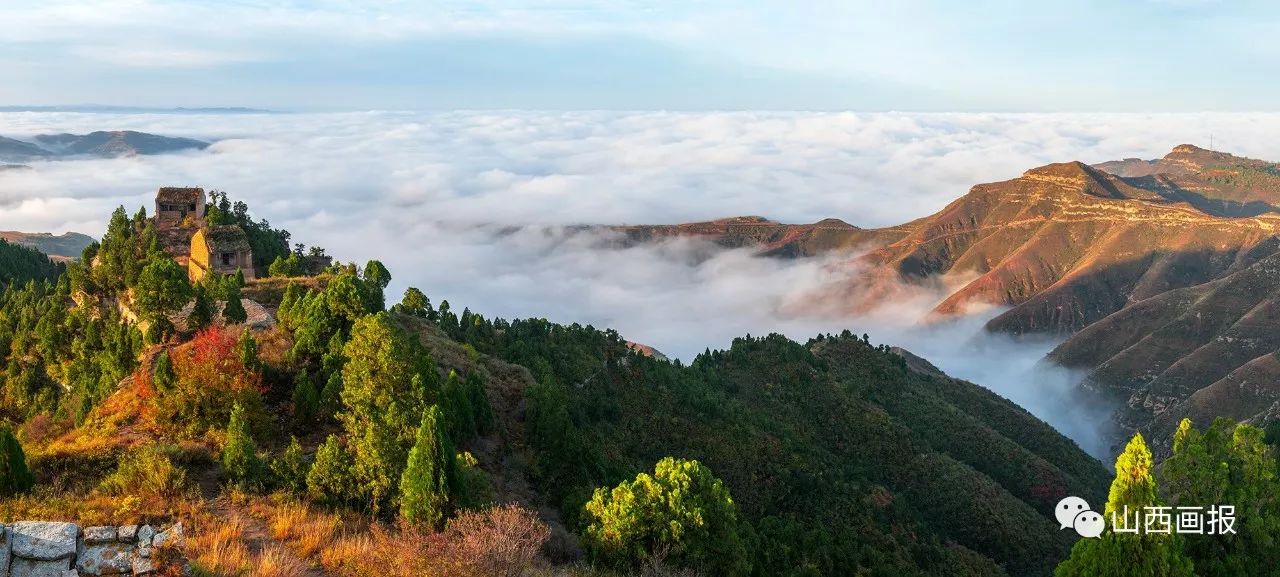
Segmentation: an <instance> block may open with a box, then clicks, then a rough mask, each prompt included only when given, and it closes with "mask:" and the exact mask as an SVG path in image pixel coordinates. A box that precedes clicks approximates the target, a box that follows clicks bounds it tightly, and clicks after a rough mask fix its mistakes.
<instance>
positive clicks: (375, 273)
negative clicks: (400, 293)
mask: <svg viewBox="0 0 1280 577" xmlns="http://www.w3.org/2000/svg"><path fill="white" fill-rule="evenodd" d="M364 282H365V283H367V284H368V287H369V293H370V297H371V298H370V300H371V302H372V304H373V305H374V310H379V311H380V310H383V309H384V308H386V296H385V292H384V291H386V290H387V285H389V284H391V271H388V270H387V267H385V266H383V265H382V262H381V261H376V260H371V261H369V262H368V264H365V265H364Z"/></svg>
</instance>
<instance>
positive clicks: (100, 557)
mask: <svg viewBox="0 0 1280 577" xmlns="http://www.w3.org/2000/svg"><path fill="white" fill-rule="evenodd" d="M3 539H4V543H2V544H0V577H77V576H80V575H146V574H149V573H152V572H154V571H155V570H156V565H155V563H154V562H153V560H152V552H153V551H154V550H155V549H156V548H158V547H179V546H181V545H182V542H183V533H182V524H181V523H176V524H174V525H172V526H170V527H166V528H163V529H162V530H156V529H155V528H154V527H152V526H150V525H142V526H138V525H121V526H119V527H86V528H85V529H84V530H81V529H80V527H79V526H78V525H75V524H73V523H59V522H52V521H18V522H17V523H13V524H12V525H5V526H4V532H3Z"/></svg>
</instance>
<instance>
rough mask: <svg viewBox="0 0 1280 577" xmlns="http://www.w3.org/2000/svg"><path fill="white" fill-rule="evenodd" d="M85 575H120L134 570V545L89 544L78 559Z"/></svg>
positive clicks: (77, 563)
mask: <svg viewBox="0 0 1280 577" xmlns="http://www.w3.org/2000/svg"><path fill="white" fill-rule="evenodd" d="M76 569H79V570H80V573H81V574H83V575H119V574H121V573H129V572H130V571H132V570H133V545H129V544H125V543H111V544H106V545H88V546H86V547H85V548H84V549H83V550H82V551H80V556H79V558H78V559H77V560H76Z"/></svg>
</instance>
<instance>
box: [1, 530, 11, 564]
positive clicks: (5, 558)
mask: <svg viewBox="0 0 1280 577" xmlns="http://www.w3.org/2000/svg"><path fill="white" fill-rule="evenodd" d="M0 539H4V543H0V576H2V575H6V573H5V571H6V570H7V569H8V568H9V546H10V544H12V543H13V539H10V538H9V526H8V525H4V526H3V529H2V530H0Z"/></svg>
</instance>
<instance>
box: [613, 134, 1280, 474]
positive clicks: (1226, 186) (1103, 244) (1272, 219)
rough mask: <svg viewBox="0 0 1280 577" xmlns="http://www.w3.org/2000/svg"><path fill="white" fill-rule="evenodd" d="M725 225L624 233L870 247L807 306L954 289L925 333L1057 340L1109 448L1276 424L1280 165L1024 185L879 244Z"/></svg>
mask: <svg viewBox="0 0 1280 577" xmlns="http://www.w3.org/2000/svg"><path fill="white" fill-rule="evenodd" d="M726 222H727V223H726ZM735 222H737V221H736V220H730V221H716V222H714V223H700V224H698V225H680V226H676V227H670V226H663V227H618V230H621V231H623V232H624V233H625V234H627V235H628V238H632V239H635V240H638V241H643V240H648V239H651V238H656V237H662V236H671V235H701V236H708V237H710V238H713V239H714V240H716V241H717V242H718V243H720V244H723V245H733V244H735V243H738V242H742V243H753V244H755V245H758V246H760V247H761V248H762V251H763V252H764V253H766V254H775V255H779V256H810V255H812V254H817V253H821V252H828V251H838V250H842V249H847V248H848V247H850V246H853V245H859V244H861V245H872V246H874V245H875V244H877V243H880V244H882V245H883V246H881V247H880V248H877V249H875V250H872V251H871V252H869V253H865V254H858V255H851V256H850V257H849V258H848V260H847V261H846V263H845V266H847V267H848V270H850V272H851V274H853V275H854V277H855V278H854V280H851V281H850V282H849V283H848V285H847V290H840V291H837V292H835V293H829V294H828V293H824V294H819V295H814V298H815V299H824V300H825V301H828V303H829V302H835V303H837V304H839V305H840V306H843V307H846V308H847V309H848V310H851V311H861V310H866V309H870V308H874V307H875V306H878V305H879V304H880V303H882V302H885V301H887V300H891V299H892V298H894V295H895V291H897V290H898V289H899V288H900V287H902V286H903V285H904V284H906V285H911V284H930V283H932V284H936V280H935V279H936V278H938V277H939V276H940V275H952V277H953V278H956V279H965V280H966V281H967V282H964V283H963V284H962V285H960V286H959V287H958V288H955V289H954V290H952V291H951V292H950V293H949V295H948V296H947V297H946V298H945V299H943V300H942V301H941V302H940V303H939V304H938V305H937V306H936V307H935V308H934V311H933V313H934V315H935V316H936V317H939V318H945V317H948V316H953V315H957V314H961V313H963V312H964V311H965V310H966V309H967V308H968V307H969V306H970V305H976V304H987V303H993V304H997V305H1001V306H1003V307H1006V310H1005V311H1004V312H1003V313H1002V314H1000V315H998V316H996V317H995V318H993V319H992V320H991V321H989V322H988V324H987V328H988V329H989V330H991V331H996V332H1004V333H1011V334H1015V335H1020V334H1032V333H1040V334H1045V333H1047V334H1052V335H1058V336H1061V337H1063V338H1065V339H1066V340H1065V342H1063V343H1062V344H1061V346H1059V347H1058V348H1057V349H1056V350H1054V351H1053V352H1052V353H1051V354H1050V357H1049V358H1050V360H1052V361H1054V362H1056V363H1059V364H1062V365H1065V366H1068V367H1071V368H1076V369H1081V370H1084V371H1085V372H1087V373H1088V377H1087V378H1086V379H1085V381H1084V382H1083V383H1082V384H1083V386H1084V387H1085V388H1086V389H1087V390H1090V391H1093V392H1094V393H1097V394H1099V395H1101V396H1103V397H1105V398H1108V399H1111V400H1113V401H1115V402H1118V403H1119V404H1120V405H1122V406H1123V407H1124V408H1123V409H1122V410H1121V411H1119V412H1118V413H1117V415H1116V417H1117V418H1116V423H1117V425H1118V427H1117V430H1118V431H1119V432H1121V433H1127V432H1131V431H1133V430H1135V429H1142V430H1146V431H1147V432H1148V433H1150V436H1151V437H1152V438H1153V441H1154V445H1155V449H1156V450H1157V451H1158V452H1159V451H1167V449H1168V442H1169V439H1170V437H1171V433H1172V431H1173V428H1174V427H1176V425H1177V422H1178V420H1179V419H1181V418H1182V417H1184V416H1186V417H1192V418H1193V419H1194V420H1195V421H1196V422H1197V424H1198V425H1201V426H1204V425H1206V424H1207V423H1208V421H1210V420H1212V418H1213V417H1215V416H1219V415H1222V416H1228V417H1232V418H1234V419H1236V420H1249V421H1253V422H1259V423H1260V422H1263V421H1270V420H1274V419H1276V418H1280V331H1276V330H1275V328H1276V326H1277V324H1280V165H1278V164H1276V163H1273V162H1267V161H1262V160H1254V159H1248V158H1241V157H1237V156H1233V155H1230V154H1226V153H1223V152H1216V151H1210V150H1205V149H1202V148H1199V147H1196V146H1192V145H1185V144H1184V145H1180V146H1177V147H1175V148H1174V149H1173V150H1172V151H1171V152H1170V153H1169V154H1167V155H1165V156H1164V157H1163V158H1159V159H1154V160H1138V159H1127V160H1122V161H1114V162H1106V163H1102V164H1098V165H1094V166H1090V165H1087V164H1083V163H1080V162H1065V163H1058V164H1050V165H1046V166H1042V167H1039V168H1033V169H1031V170H1028V171H1026V172H1025V173H1024V174H1023V175H1022V176H1020V177H1018V178H1015V179H1012V180H1007V181H1004V182H996V183H988V184H979V185H976V186H974V187H973V188H972V189H970V191H969V192H968V194H965V195H964V196H962V197H960V198H958V199H956V200H955V201H954V202H952V203H951V204H949V205H947V206H946V207H945V208H943V209H942V210H941V211H939V212H937V213H935V214H933V215H930V216H927V217H924V218H921V219H919V220H916V221H913V222H910V223H906V224H903V225H900V226H897V227H893V228H890V229H879V230H866V229H858V228H856V227H853V226H852V225H844V227H847V228H843V229H841V227H839V226H838V225H836V226H833V227H831V229H830V230H825V229H824V230H823V232H822V233H821V234H820V235H819V234H818V232H817V230H816V228H822V227H818V225H800V226H801V227H806V226H807V227H815V228H811V229H804V228H794V229H787V228H785V227H787V226H788V225H778V224H777V223H770V222H769V221H763V220H749V221H747V222H744V223H743V224H742V226H744V227H746V228H745V229H744V230H747V231H756V230H759V231H760V232H759V234H752V233H749V232H740V231H739V232H735V231H736V230H737V229H736V228H735V226H737V225H735ZM823 222H839V221H823ZM818 224H821V223H818ZM840 224H843V223H840ZM815 238H821V239H822V240H821V241H816V240H813V239H815ZM796 239H807V242H806V241H799V240H796ZM833 254H838V253H833Z"/></svg>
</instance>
